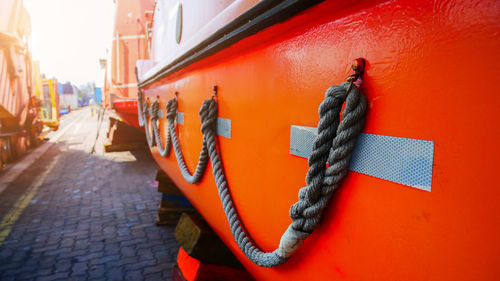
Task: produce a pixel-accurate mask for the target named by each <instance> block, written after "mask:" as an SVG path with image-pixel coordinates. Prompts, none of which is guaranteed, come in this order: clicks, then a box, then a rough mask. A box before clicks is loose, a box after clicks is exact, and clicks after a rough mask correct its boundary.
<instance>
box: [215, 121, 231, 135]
mask: <svg viewBox="0 0 500 281" xmlns="http://www.w3.org/2000/svg"><path fill="white" fill-rule="evenodd" d="M217 135H219V136H223V137H226V138H228V139H230V138H231V119H226V118H217Z"/></svg>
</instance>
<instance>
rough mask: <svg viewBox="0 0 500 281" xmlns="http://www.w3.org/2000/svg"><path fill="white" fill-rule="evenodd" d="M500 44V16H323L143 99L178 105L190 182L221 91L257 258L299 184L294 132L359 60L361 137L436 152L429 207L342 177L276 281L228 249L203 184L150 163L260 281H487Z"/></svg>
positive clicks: (437, 5)
mask: <svg viewBox="0 0 500 281" xmlns="http://www.w3.org/2000/svg"><path fill="white" fill-rule="evenodd" d="M185 24H189V23H187V22H186V23H185ZM499 32H500V9H499V2H498V1H478V0H469V1H466V0H462V1H460V0H445V1H409V0H397V1H386V2H380V1H358V2H355V3H352V2H346V1H325V2H323V3H321V4H318V5H317V6H315V7H313V8H310V9H308V10H306V11H304V12H302V13H300V14H299V15H297V16H295V17H293V18H291V19H289V20H287V21H285V22H283V23H280V24H277V25H275V26H272V27H269V28H267V29H266V30H264V31H261V32H259V33H257V34H255V35H253V36H251V37H249V38H246V39H244V40H242V41H240V42H238V43H237V44H235V45H233V46H231V47H230V48H227V49H225V50H223V51H220V52H219V53H217V54H215V55H213V56H211V57H209V58H207V59H205V60H203V61H200V62H198V63H196V64H193V65H191V66H189V67H188V68H186V69H184V70H182V71H179V72H177V73H175V74H173V75H171V76H169V77H165V78H164V79H162V80H160V81H158V82H156V83H153V84H151V85H149V86H147V87H146V89H145V91H144V92H145V95H146V96H148V97H149V98H150V99H152V100H155V99H156V97H157V96H159V97H160V108H164V107H165V103H166V101H167V100H168V99H170V98H172V97H173V96H174V92H176V91H177V92H178V93H179V94H178V98H179V111H180V112H184V113H185V118H184V125H178V134H179V137H180V142H181V146H182V150H183V153H184V157H185V159H186V161H187V163H188V166H189V167H190V168H191V170H193V169H194V167H195V164H196V162H197V159H198V155H199V152H200V149H201V142H202V135H201V133H200V119H199V116H198V111H199V108H200V106H201V104H202V101H203V100H204V99H207V98H209V97H210V94H211V87H212V86H213V85H218V87H219V92H218V101H219V117H222V118H229V119H231V120H232V135H231V139H227V138H224V137H219V145H220V152H221V155H222V160H223V163H224V168H225V171H226V174H227V178H228V183H229V187H230V190H231V194H232V197H233V199H234V201H235V205H236V207H237V209H238V212H239V214H240V216H241V218H242V219H243V221H244V224H245V227H246V228H247V229H248V231H249V233H250V234H251V236H252V238H253V239H254V240H255V242H256V243H257V244H258V245H259V246H260V247H262V248H263V249H265V250H274V249H275V248H276V247H277V246H278V244H279V239H280V237H281V235H282V233H283V232H284V231H285V229H286V227H287V226H288V224H289V223H290V222H291V220H290V218H289V217H288V210H289V208H290V206H291V205H292V204H293V203H294V202H296V200H297V194H298V190H299V188H301V187H302V186H304V178H305V174H306V172H307V169H308V166H307V161H306V160H305V159H301V158H298V157H294V156H291V155H290V154H289V142H290V139H289V138H290V126H291V125H304V126H316V124H317V122H318V114H317V108H318V105H319V104H320V102H321V101H322V99H323V96H324V92H325V90H326V89H327V88H328V87H329V86H330V85H331V84H338V83H340V82H342V81H344V80H345V78H346V77H347V75H348V74H350V64H351V62H352V60H353V59H354V58H357V57H363V58H365V59H366V60H367V62H368V66H367V69H366V73H365V75H364V77H363V84H362V90H363V92H364V93H365V94H366V95H367V97H368V100H369V112H368V116H367V123H366V127H365V129H364V132H365V133H371V134H379V135H389V136H398V137H405V138H415V139H423V140H432V141H434V144H435V147H434V168H433V181H432V192H426V191H422V190H418V189H413V188H410V187H407V186H403V185H399V184H396V183H393V182H389V181H385V180H381V179H378V178H374V177H370V176H366V175H363V174H359V173H355V172H350V173H349V174H348V176H347V178H346V179H345V181H344V183H343V185H342V187H341V188H340V190H339V191H338V192H337V193H336V194H335V196H334V198H332V201H331V202H330V205H329V207H328V208H327V209H326V210H325V212H324V216H323V218H322V222H321V224H320V226H319V228H318V229H316V231H315V232H314V233H313V234H312V235H311V236H310V237H309V238H308V239H307V240H306V241H305V243H304V245H303V246H302V247H301V248H299V250H298V251H297V252H295V254H294V255H293V256H292V257H291V258H290V259H289V261H288V262H287V263H285V264H284V265H281V266H278V267H276V268H262V267H258V266H256V265H255V264H253V263H252V262H250V261H249V260H248V259H247V258H246V257H245V256H244V255H243V254H242V252H241V251H240V249H239V248H238V247H237V245H236V244H235V242H234V239H233V237H232V234H231V232H230V229H229V225H228V223H227V220H226V218H225V215H224V212H223V210H222V207H221V203H220V200H219V196H218V194H217V189H216V186H215V181H214V179H213V177H212V171H211V168H209V169H208V171H207V173H206V175H205V177H204V178H203V179H202V181H201V183H199V184H197V185H191V184H188V183H186V182H185V181H184V179H183V177H182V175H181V173H180V172H179V169H178V167H177V163H176V159H175V156H174V155H171V156H169V157H166V158H164V157H161V156H160V155H159V153H158V151H157V149H156V148H152V153H153V156H154V158H155V160H156V161H157V162H158V164H159V165H160V166H161V168H162V169H163V170H164V171H165V172H166V173H167V174H168V175H169V176H170V177H171V178H172V179H173V181H174V182H175V183H176V184H177V185H178V186H179V187H180V188H181V190H182V192H183V193H184V194H185V195H186V196H187V197H188V198H189V199H190V201H191V202H192V203H193V205H194V206H195V207H196V208H197V209H198V210H199V211H200V213H201V214H202V215H203V216H204V218H205V219H206V220H207V221H208V223H209V224H210V225H211V226H212V227H213V229H214V230H215V231H216V232H217V234H218V235H220V237H221V238H222V239H223V241H224V242H225V243H226V244H227V245H228V246H229V248H230V249H231V250H232V251H233V252H234V253H235V254H236V256H237V257H238V258H239V259H240V261H241V262H242V263H243V265H244V266H245V267H246V268H247V269H248V270H249V271H250V272H251V273H252V274H253V275H254V276H255V277H256V278H257V279H259V280H495V279H497V278H498V276H500V268H499V267H498V266H497V265H498V259H499V254H498V253H500V243H499V242H498V237H500V224H499V223H498V222H499V221H500V204H499V202H498V198H500V189H499V188H498V182H499V181H500V176H499V173H498V172H497V171H496V170H497V166H498V165H497V163H496V162H497V159H499V158H500V155H499V150H498V138H499V135H500V129H499V126H498V120H499V118H498V113H499V108H500V97H499V95H498V93H499V92H498V85H497V82H498V77H499V76H500V71H499V68H498V67H497V66H496V62H498V61H499V60H500V52H499V51H498V50H500V38H499V36H498V34H499ZM165 51H167V50H165ZM161 122H163V123H161V124H162V127H164V126H165V125H166V124H165V122H166V121H165V120H161ZM162 130H163V129H162ZM165 135H166V133H165Z"/></svg>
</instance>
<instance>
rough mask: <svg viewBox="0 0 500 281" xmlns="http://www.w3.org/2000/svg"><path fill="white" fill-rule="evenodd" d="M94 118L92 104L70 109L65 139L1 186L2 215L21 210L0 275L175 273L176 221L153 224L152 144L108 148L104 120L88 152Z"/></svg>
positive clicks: (3, 250)
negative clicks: (134, 149) (142, 148)
mask: <svg viewBox="0 0 500 281" xmlns="http://www.w3.org/2000/svg"><path fill="white" fill-rule="evenodd" d="M96 119H97V118H96V116H91V114H90V109H88V108H87V109H82V110H79V111H76V112H73V113H71V114H70V115H69V116H66V117H65V120H64V121H62V124H61V128H60V129H59V130H60V131H62V132H64V134H62V135H61V137H60V138H59V140H58V141H57V142H55V143H54V144H53V145H52V146H51V147H50V148H49V149H48V151H47V152H46V153H45V154H44V155H43V156H42V157H41V158H40V159H39V160H38V161H37V162H36V163H35V164H34V165H32V166H30V167H29V168H28V169H27V170H26V171H25V172H24V173H23V174H22V175H21V176H19V177H18V178H17V179H16V180H15V181H14V182H13V183H12V184H10V185H9V186H8V187H7V189H5V191H4V192H3V193H2V194H0V219H2V220H3V222H2V223H3V224H5V217H7V216H9V215H10V216H11V217H12V216H13V217H18V220H17V221H15V223H14V224H13V226H12V228H11V230H10V232H9V234H8V236H7V238H6V239H5V241H3V243H2V242H0V243H1V245H0V280H2V281H7V280H40V281H42V280H134V281H135V280H171V273H172V264H173V263H174V262H175V258H176V255H177V250H178V245H177V243H176V241H175V238H174V235H173V227H158V226H155V224H154V221H155V218H156V214H157V207H158V204H159V202H160V199H161V195H160V193H158V192H157V190H156V186H155V182H154V178H155V173H156V164H155V163H154V161H153V160H152V158H151V157H150V155H149V152H148V151H139V152H115V153H103V147H102V145H103V142H104V135H105V133H104V132H105V130H106V127H107V124H106V123H104V124H103V126H102V128H101V136H100V138H99V140H98V142H97V145H96V150H97V152H96V153H94V154H90V153H89V152H90V151H91V148H92V146H93V143H94V142H95V139H96V132H97V127H98V126H97V120H96ZM2 173H8V169H6V170H4V171H1V172H0V176H1V174H2ZM37 186H39V187H38V188H37ZM27 194H28V195H30V194H31V195H33V197H32V198H30V197H29V196H28V195H27ZM27 196H28V197H27ZM23 198H24V201H26V200H28V199H29V201H27V204H25V205H26V206H25V208H23V204H22V202H23ZM26 198H28V199H26ZM20 202H21V203H20ZM16 210H17V211H16ZM1 227H2V226H1V225H0V231H4V230H5V229H6V228H5V225H4V228H1ZM0 241H1V240H0Z"/></svg>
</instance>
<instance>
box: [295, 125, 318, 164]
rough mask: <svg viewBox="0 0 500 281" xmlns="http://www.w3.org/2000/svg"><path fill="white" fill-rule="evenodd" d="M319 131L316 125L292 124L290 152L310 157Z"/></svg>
mask: <svg viewBox="0 0 500 281" xmlns="http://www.w3.org/2000/svg"><path fill="white" fill-rule="evenodd" d="M317 132H318V129H317V128H315V127H305V126H294V125H292V128H291V130H290V154H292V155H295V156H300V157H304V158H309V155H311V153H312V144H313V142H314V139H315V138H316V134H317Z"/></svg>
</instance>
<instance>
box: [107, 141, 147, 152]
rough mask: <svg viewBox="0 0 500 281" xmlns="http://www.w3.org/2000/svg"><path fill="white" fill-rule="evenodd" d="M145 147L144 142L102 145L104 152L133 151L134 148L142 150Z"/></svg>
mask: <svg viewBox="0 0 500 281" xmlns="http://www.w3.org/2000/svg"><path fill="white" fill-rule="evenodd" d="M142 149H147V145H146V144H145V143H142V142H141V143H137V142H135V143H120V144H111V143H107V144H105V145H104V151H105V152H120V151H134V150H142Z"/></svg>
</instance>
